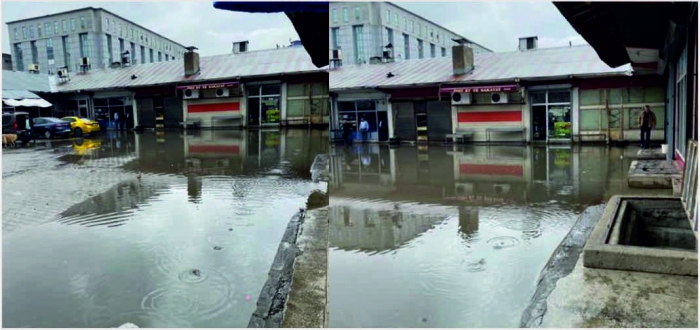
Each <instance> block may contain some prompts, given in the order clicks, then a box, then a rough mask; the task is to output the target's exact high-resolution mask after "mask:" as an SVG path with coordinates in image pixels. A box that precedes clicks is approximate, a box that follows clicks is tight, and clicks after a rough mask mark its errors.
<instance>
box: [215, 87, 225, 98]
mask: <svg viewBox="0 0 700 330" xmlns="http://www.w3.org/2000/svg"><path fill="white" fill-rule="evenodd" d="M214 95H216V97H228V88H217V89H216V91H215V92H214Z"/></svg>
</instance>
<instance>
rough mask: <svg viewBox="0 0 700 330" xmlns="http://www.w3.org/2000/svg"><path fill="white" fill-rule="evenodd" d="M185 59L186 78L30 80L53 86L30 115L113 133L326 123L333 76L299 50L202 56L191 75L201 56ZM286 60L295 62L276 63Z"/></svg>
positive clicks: (171, 66)
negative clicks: (83, 122)
mask: <svg viewBox="0 0 700 330" xmlns="http://www.w3.org/2000/svg"><path fill="white" fill-rule="evenodd" d="M285 52H286V54H285ZM290 52H291V53H294V54H291V55H292V56H290V54H289V53H290ZM194 54H195V55H196V53H194ZM184 61H185V63H184V64H185V70H184V71H185V74H184V75H183V74H182V72H183V63H182V62H179V61H169V62H162V63H153V64H147V65H141V66H134V67H126V68H119V69H104V70H94V71H88V72H84V73H76V74H74V75H73V76H72V77H70V78H69V79H63V78H58V77H56V76H39V75H32V76H38V77H32V79H34V80H36V79H37V78H39V79H41V78H44V79H47V81H48V85H49V86H50V87H51V88H49V89H48V90H41V91H36V92H37V93H38V94H39V95H41V97H42V98H44V99H45V100H46V101H47V102H49V103H50V104H51V105H52V106H51V107H49V108H44V109H41V110H38V109H26V110H27V111H29V112H30V113H32V114H34V115H36V116H53V117H59V118H60V117H64V116H80V117H87V118H91V119H102V120H105V121H107V122H108V123H109V126H110V127H114V126H115V124H116V123H117V122H121V123H125V124H126V128H138V127H141V128H180V127H182V126H184V125H185V124H187V123H196V124H197V125H195V126H198V127H201V128H231V127H234V128H240V127H268V126H273V127H279V126H298V125H304V126H308V125H328V123H329V110H328V109H329V103H328V73H327V71H326V70H325V69H317V68H315V67H314V66H313V64H312V63H311V60H310V59H309V58H308V55H307V54H306V52H305V50H304V49H303V48H302V47H295V48H286V49H282V50H269V51H259V52H251V53H250V54H247V53H244V54H231V55H225V56H214V57H205V58H202V68H201V70H200V71H199V72H196V73H190V74H188V72H187V68H188V67H192V66H194V67H199V59H198V56H186V57H185V60H184ZM188 61H196V63H188ZM271 61H272V62H271ZM284 61H292V62H297V63H286V64H285V65H274V64H275V62H279V63H284ZM241 64H245V66H242V65H241ZM205 70H208V72H206V74H205V72H204V71H205ZM17 74H19V73H17ZM22 74H25V73H22ZM25 75H30V74H25ZM141 77H144V78H141ZM140 79H143V81H139V80H140ZM3 85H5V84H4V82H3ZM3 87H5V86H3ZM20 88H21V87H19V88H17V89H20Z"/></svg>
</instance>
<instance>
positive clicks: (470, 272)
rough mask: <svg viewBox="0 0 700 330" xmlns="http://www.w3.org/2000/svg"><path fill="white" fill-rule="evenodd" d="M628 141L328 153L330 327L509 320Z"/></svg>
mask: <svg viewBox="0 0 700 330" xmlns="http://www.w3.org/2000/svg"><path fill="white" fill-rule="evenodd" d="M637 151H638V149H637V148H626V149H621V148H607V147H598V146H549V147H524V148H523V147H520V146H512V147H511V146H504V147H498V146H467V147H459V148H453V147H436V146H430V147H428V148H421V147H400V148H397V149H390V148H388V147H383V146H358V147H352V148H333V149H332V150H331V162H330V163H331V164H330V168H331V181H330V188H329V191H330V196H331V198H330V207H329V217H330V233H329V240H330V247H331V250H330V254H329V260H328V263H329V276H328V277H329V298H328V299H329V313H330V316H329V319H330V320H329V324H330V326H331V327H519V326H520V322H521V317H522V315H523V312H524V311H525V310H526V309H527V308H528V306H529V305H530V304H531V301H532V299H533V294H534V293H535V291H536V290H537V284H538V283H537V282H538V279H539V278H540V275H541V274H540V273H541V271H542V269H543V267H544V266H545V265H546V264H547V262H548V260H549V259H550V257H551V255H552V253H553V252H554V251H555V250H556V249H557V247H558V246H559V244H560V243H561V242H562V239H564V238H565V237H566V236H567V234H568V233H569V232H570V230H571V228H572V227H573V226H574V224H575V223H576V222H577V219H578V218H579V216H580V215H581V214H582V213H583V211H584V210H585V209H586V208H588V207H589V206H602V205H603V204H605V202H606V201H607V199H609V198H610V197H611V196H612V195H615V194H639V195H653V196H656V195H660V194H666V195H671V193H672V191H671V190H653V191H649V190H639V189H630V188H628V187H627V173H628V171H629V168H630V163H631V161H633V160H634V159H632V158H631V157H632V156H634V155H636V153H637Z"/></svg>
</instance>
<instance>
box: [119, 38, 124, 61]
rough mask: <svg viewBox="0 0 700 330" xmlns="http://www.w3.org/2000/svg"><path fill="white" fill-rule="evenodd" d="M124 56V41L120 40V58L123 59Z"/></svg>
mask: <svg viewBox="0 0 700 330" xmlns="http://www.w3.org/2000/svg"><path fill="white" fill-rule="evenodd" d="M122 54H124V39H122V38H119V57H120V58H121V56H122Z"/></svg>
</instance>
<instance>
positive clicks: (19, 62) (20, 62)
mask: <svg viewBox="0 0 700 330" xmlns="http://www.w3.org/2000/svg"><path fill="white" fill-rule="evenodd" d="M13 55H14V56H15V57H16V58H17V60H16V61H17V71H24V57H23V56H22V44H21V43H16V44H15V53H14V54H13Z"/></svg>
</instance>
